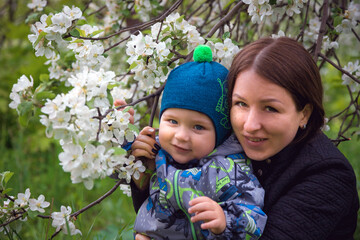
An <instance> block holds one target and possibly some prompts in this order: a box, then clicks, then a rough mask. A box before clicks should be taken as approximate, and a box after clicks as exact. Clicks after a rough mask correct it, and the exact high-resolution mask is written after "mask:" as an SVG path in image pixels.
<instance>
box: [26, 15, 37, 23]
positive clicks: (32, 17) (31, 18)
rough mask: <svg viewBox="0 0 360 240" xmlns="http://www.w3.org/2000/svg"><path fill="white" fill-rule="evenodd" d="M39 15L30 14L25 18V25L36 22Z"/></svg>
mask: <svg viewBox="0 0 360 240" xmlns="http://www.w3.org/2000/svg"><path fill="white" fill-rule="evenodd" d="M39 15H40V13H32V14H30V15H29V16H28V17H27V18H26V20H25V23H32V22H36V21H38V19H39Z"/></svg>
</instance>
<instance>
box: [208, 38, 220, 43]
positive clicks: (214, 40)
mask: <svg viewBox="0 0 360 240" xmlns="http://www.w3.org/2000/svg"><path fill="white" fill-rule="evenodd" d="M206 40H208V41H210V42H213V43H218V42H220V43H221V42H222V41H221V39H220V38H206Z"/></svg>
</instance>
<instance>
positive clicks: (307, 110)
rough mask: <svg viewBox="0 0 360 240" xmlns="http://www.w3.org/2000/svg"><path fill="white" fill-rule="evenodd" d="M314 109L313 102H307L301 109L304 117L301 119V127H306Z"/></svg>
mask: <svg viewBox="0 0 360 240" xmlns="http://www.w3.org/2000/svg"><path fill="white" fill-rule="evenodd" d="M312 111H313V106H312V105H311V104H309V103H308V104H306V105H305V107H304V108H303V109H302V110H301V111H300V112H301V113H302V118H301V120H300V126H299V127H300V128H304V126H306V124H307V123H308V121H309V118H310V116H311V113H312Z"/></svg>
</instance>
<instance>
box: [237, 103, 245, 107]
mask: <svg viewBox="0 0 360 240" xmlns="http://www.w3.org/2000/svg"><path fill="white" fill-rule="evenodd" d="M235 105H238V106H239V107H246V103H244V102H237V103H236V104H235Z"/></svg>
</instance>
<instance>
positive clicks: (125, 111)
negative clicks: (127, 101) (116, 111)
mask: <svg viewBox="0 0 360 240" xmlns="http://www.w3.org/2000/svg"><path fill="white" fill-rule="evenodd" d="M131 108H132V107H131V106H127V107H126V108H124V109H123V110H122V111H123V113H127V112H128V111H129V110H130V109H131Z"/></svg>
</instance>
